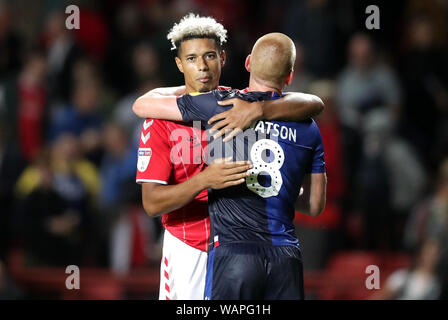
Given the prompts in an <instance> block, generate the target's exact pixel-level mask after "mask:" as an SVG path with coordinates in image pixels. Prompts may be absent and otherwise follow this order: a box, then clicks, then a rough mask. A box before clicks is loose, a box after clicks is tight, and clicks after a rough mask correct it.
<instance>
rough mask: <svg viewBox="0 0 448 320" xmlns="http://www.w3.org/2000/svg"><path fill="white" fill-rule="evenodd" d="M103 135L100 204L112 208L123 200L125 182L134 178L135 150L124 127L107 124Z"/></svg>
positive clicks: (130, 181) (104, 207) (108, 208)
mask: <svg viewBox="0 0 448 320" xmlns="http://www.w3.org/2000/svg"><path fill="white" fill-rule="evenodd" d="M103 135H104V148H105V154H104V158H103V161H102V164H101V169H100V172H101V173H100V175H101V181H102V185H103V186H102V189H101V192H100V206H101V207H102V208H103V209H107V210H113V209H114V208H117V206H118V205H119V204H120V203H122V202H123V200H124V191H125V186H126V183H129V184H131V183H132V182H133V181H134V179H135V163H136V162H135V156H136V152H137V150H136V148H134V146H133V145H132V144H130V143H129V139H128V136H127V135H126V131H125V130H124V128H122V127H121V126H119V125H117V124H113V123H109V124H107V125H106V126H105V128H104V131H103ZM136 192H138V191H137V190H136Z"/></svg>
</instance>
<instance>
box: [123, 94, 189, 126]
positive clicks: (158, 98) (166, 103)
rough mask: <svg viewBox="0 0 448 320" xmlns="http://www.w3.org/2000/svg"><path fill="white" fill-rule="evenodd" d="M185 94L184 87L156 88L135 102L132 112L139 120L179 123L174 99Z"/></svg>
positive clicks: (178, 114)
mask: <svg viewBox="0 0 448 320" xmlns="http://www.w3.org/2000/svg"><path fill="white" fill-rule="evenodd" d="M184 93H185V86H179V87H168V88H157V89H153V90H151V91H148V92H147V93H145V94H144V95H142V96H141V97H139V98H137V100H135V102H134V104H133V105H132V111H133V112H134V113H135V114H136V115H137V116H139V117H140V118H154V119H164V120H172V121H181V120H182V114H181V113H180V111H179V108H178V107H177V102H176V98H177V96H180V95H182V94H184Z"/></svg>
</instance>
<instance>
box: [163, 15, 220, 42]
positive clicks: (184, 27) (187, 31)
mask: <svg viewBox="0 0 448 320" xmlns="http://www.w3.org/2000/svg"><path fill="white" fill-rule="evenodd" d="M167 38H168V40H170V41H171V44H172V47H171V50H176V49H179V46H180V43H181V42H182V41H184V40H188V39H194V38H212V39H215V40H216V41H217V42H218V43H217V44H218V45H219V46H220V47H221V46H222V45H223V44H224V43H226V42H227V30H226V29H225V28H224V26H223V25H222V24H220V23H219V22H216V20H215V19H213V18H212V17H201V16H199V15H195V14H194V13H189V14H187V15H186V16H184V17H183V18H182V19H181V20H180V22H179V23H175V24H174V26H173V27H172V28H171V30H170V31H169V33H168V36H167Z"/></svg>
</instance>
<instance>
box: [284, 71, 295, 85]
mask: <svg viewBox="0 0 448 320" xmlns="http://www.w3.org/2000/svg"><path fill="white" fill-rule="evenodd" d="M293 77H294V71H293V70H291V72H290V73H289V75H288V76H287V77H286V81H285V84H286V85H287V86H289V84H290V83H291V81H292V78H293Z"/></svg>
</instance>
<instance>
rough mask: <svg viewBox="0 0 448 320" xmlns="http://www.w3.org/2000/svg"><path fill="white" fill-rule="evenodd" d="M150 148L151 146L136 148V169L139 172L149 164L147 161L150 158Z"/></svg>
mask: <svg viewBox="0 0 448 320" xmlns="http://www.w3.org/2000/svg"><path fill="white" fill-rule="evenodd" d="M151 156H152V150H151V148H139V149H138V160H137V169H138V171H140V172H144V171H145V170H146V169H147V168H148V165H149V161H150V160H151Z"/></svg>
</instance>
